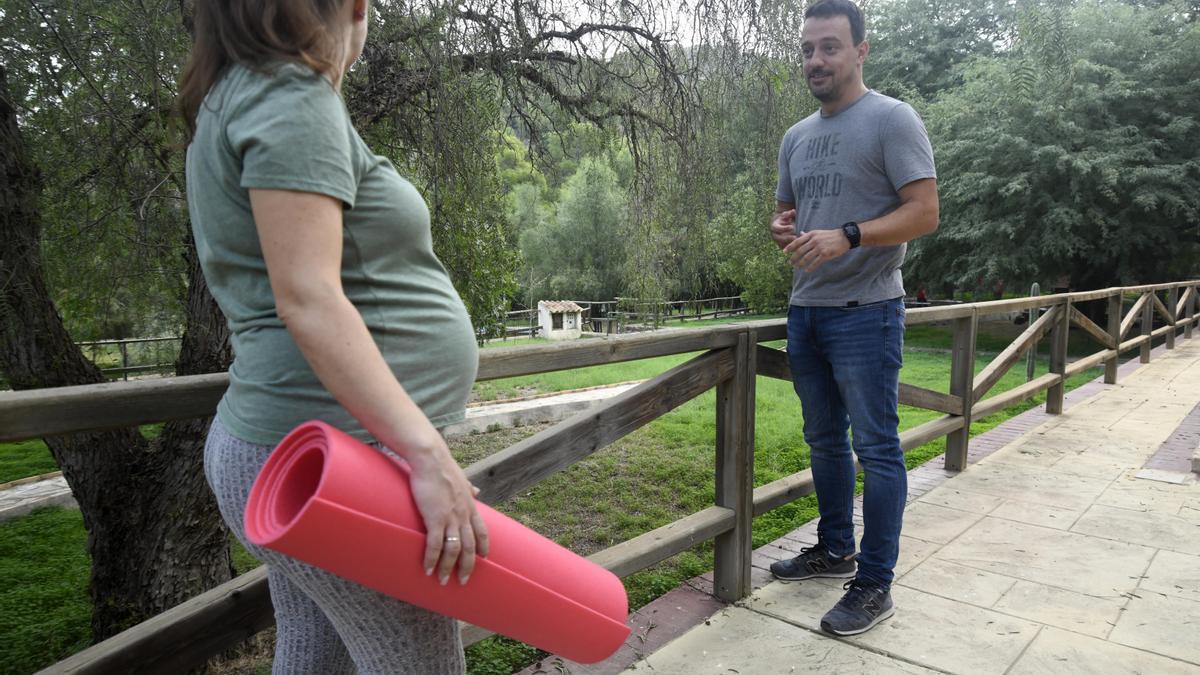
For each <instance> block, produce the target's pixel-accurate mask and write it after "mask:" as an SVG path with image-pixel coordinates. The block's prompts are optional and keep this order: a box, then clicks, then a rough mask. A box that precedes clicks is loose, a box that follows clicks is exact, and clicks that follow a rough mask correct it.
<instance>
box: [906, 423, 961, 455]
mask: <svg viewBox="0 0 1200 675" xmlns="http://www.w3.org/2000/svg"><path fill="white" fill-rule="evenodd" d="M962 427H963V418H962V416H961V415H946V416H944V417H939V418H937V419H934V420H930V421H928V422H926V423H924V424H922V425H920V426H917V427H913V428H912V429H905V430H904V431H901V432H900V447H901V448H902V449H904V450H905V451H908V450H912V449H913V448H917V447H920V446H922V445H925V444H926V443H928V442H929V441H932V440H934V439H935V438H941V437H942V436H945V435H946V434H948V433H951V432H953V431H958V430H959V429H961V428H962Z"/></svg>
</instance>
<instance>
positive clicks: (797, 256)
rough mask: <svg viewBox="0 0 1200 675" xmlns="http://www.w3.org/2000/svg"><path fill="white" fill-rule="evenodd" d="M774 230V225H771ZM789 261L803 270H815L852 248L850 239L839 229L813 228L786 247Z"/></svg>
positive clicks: (785, 250)
mask: <svg viewBox="0 0 1200 675" xmlns="http://www.w3.org/2000/svg"><path fill="white" fill-rule="evenodd" d="M771 228H772V230H774V225H772V226H771ZM783 250H784V252H786V253H787V254H788V262H789V263H791V265H792V267H795V268H796V269H798V270H800V271H802V272H813V271H815V270H816V269H817V268H818V267H820V266H821V265H824V264H825V263H826V262H827V261H830V260H833V259H834V258H840V257H842V255H844V254H845V253H846V251H849V250H850V240H849V239H847V238H846V235H845V233H844V232H842V231H841V230H840V229H837V230H812V231H809V232H805V233H804V234H801V235H800V236H798V237H796V238H795V239H794V240H793V241H792V242H791V243H790V244H788V245H787V246H785V247H784V249H783Z"/></svg>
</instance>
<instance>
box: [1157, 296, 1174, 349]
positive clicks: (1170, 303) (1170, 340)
mask: <svg viewBox="0 0 1200 675" xmlns="http://www.w3.org/2000/svg"><path fill="white" fill-rule="evenodd" d="M1178 298H1179V289H1178V288H1172V289H1170V290H1168V291H1167V301H1166V302H1165V303H1162V302H1160V303H1159V304H1161V305H1162V307H1161V311H1162V312H1164V313H1165V314H1164V315H1165V316H1169V317H1170V320H1168V321H1167V325H1168V326H1170V327H1171V330H1169V331H1167V349H1175V333H1177V332H1178V331H1179V320H1178V316H1179V315H1178V314H1175V313H1173V310H1174V309H1175V301H1176V300H1177V299H1178ZM1168 308H1170V309H1168Z"/></svg>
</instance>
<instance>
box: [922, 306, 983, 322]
mask: <svg viewBox="0 0 1200 675" xmlns="http://www.w3.org/2000/svg"><path fill="white" fill-rule="evenodd" d="M974 315H975V305H970V304H962V305H944V306H942V307H915V308H913V309H910V310H908V311H907V312H906V313H905V316H904V323H906V324H907V325H909V326H916V325H918V324H922V323H937V322H939V321H950V320H952V319H961V318H963V317H966V316H974Z"/></svg>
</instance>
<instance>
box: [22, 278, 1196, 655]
mask: <svg viewBox="0 0 1200 675" xmlns="http://www.w3.org/2000/svg"><path fill="white" fill-rule="evenodd" d="M1198 284H1200V282H1198V281H1189V282H1180V283H1173V284H1160V285H1154V286H1136V287H1128V288H1113V289H1105V290H1099V291H1090V292H1084V293H1073V294H1063V295H1050V296H1043V297H1036V298H1028V299H1018V300H1004V301H997V302H984V303H976V304H963V305H954V306H946V307H929V308H921V309H914V310H911V311H910V312H909V313H908V317H907V321H908V324H909V325H916V324H926V323H938V322H949V323H950V324H951V325H952V327H953V335H954V338H953V346H952V350H951V364H950V386H949V391H948V392H940V391H933V390H930V389H925V388H921V387H915V386H911V385H907V384H902V385H901V386H900V402H901V403H903V404H905V405H910V406H915V407H918V408H924V409H928V410H934V411H938V412H941V413H943V415H942V416H941V417H938V418H936V419H934V420H931V421H929V422H926V423H924V424H921V425H920V426H917V427H915V428H911V429H906V430H904V431H903V432H902V433H901V435H900V439H901V445H902V446H903V448H904V449H905V450H909V449H911V448H914V447H917V446H920V445H923V444H924V443H927V442H929V441H931V440H934V439H936V438H940V437H942V436H945V437H947V444H946V456H945V464H946V467H947V468H949V469H953V470H962V469H963V468H965V466H966V460H967V447H968V443H969V430H970V423H971V421H972V419H977V418H982V417H985V416H987V415H989V414H992V413H994V412H997V411H999V410H1001V409H1003V408H1005V407H1008V406H1011V405H1014V404H1016V403H1018V402H1020V401H1022V400H1025V399H1027V398H1029V397H1031V396H1034V395H1035V394H1037V393H1039V392H1041V391H1044V390H1045V391H1048V392H1049V393H1048V395H1047V400H1046V410H1047V412H1050V413H1058V412H1061V411H1062V405H1063V392H1064V382H1065V380H1066V378H1067V377H1070V376H1071V375H1073V374H1075V373H1079V372H1083V371H1085V370H1087V369H1089V368H1093V367H1096V366H1099V365H1101V364H1104V365H1105V367H1106V370H1105V381H1106V382H1108V383H1115V382H1116V378H1117V358H1118V355H1119V354H1120V353H1124V352H1126V351H1129V350H1132V349H1140V355H1141V359H1142V361H1143V362H1146V361H1149V359H1150V354H1151V352H1150V346H1151V340H1152V339H1154V338H1156V337H1159V336H1165V341H1166V346H1167V348H1168V349H1170V348H1173V347H1174V342H1175V337H1176V333H1177V331H1178V329H1179V328H1180V327H1182V328H1183V329H1184V330H1185V336H1186V337H1189V338H1190V337H1191V334H1192V329H1193V325H1194V323H1195V321H1196V312H1195V308H1196V300H1197V285H1198ZM1130 295H1132V296H1134V297H1136V299H1135V300H1134V301H1133V304H1132V306H1131V307H1130V308H1129V310H1128V312H1123V311H1122V310H1123V308H1124V306H1125V302H1126V299H1127V296H1130ZM1160 295H1162V296H1165V300H1164V298H1162V297H1159V296H1160ZM1095 300H1106V301H1107V303H1108V317H1109V319H1108V326H1107V327H1106V328H1102V327H1100V326H1098V325H1096V324H1095V323H1094V322H1092V321H1091V320H1090V319H1088V318H1087V317H1086V316H1085V315H1084V314H1082V313H1081V312H1079V311H1078V310H1077V309H1076V307H1075V305H1076V304H1078V303H1080V302H1084V301H1095ZM1034 308H1042V309H1045V310H1047V311H1045V313H1044V314H1042V315H1041V317H1040V318H1038V319H1037V320H1036V321H1034V323H1033V324H1032V325H1030V326H1028V327H1027V328H1026V329H1025V331H1024V332H1023V333H1022V334H1021V335H1020V336H1019V337H1018V338H1017V339H1016V340H1015V341H1013V343H1012V344H1011V345H1009V346H1008V347H1007V348H1006V349H1004V350H1003V351H1002V352H1001V353H1000V354H999V355H997V356H996V357H995V358H994V359H993V360H992V362H991V363H990V364H988V365H987V367H985V368H984V369H983V371H982V372H980V373H979V374H975V372H974V370H975V369H974V365H975V344H976V329H977V325H978V321H979V318H980V317H985V316H989V315H993V314H999V313H1006V312H1014V311H1021V310H1028V309H1034ZM1122 315H1123V316H1122ZM1155 316H1158V317H1160V319H1161V321H1162V323H1163V326H1162V327H1161V328H1158V329H1154V328H1153V320H1154V317H1155ZM1072 324H1074V325H1076V326H1078V327H1079V328H1080V329H1081V330H1082V331H1083V332H1084V333H1085V334H1087V335H1088V336H1090V337H1091V338H1092V339H1093V340H1094V341H1095V342H1097V343H1099V345H1100V349H1099V351H1096V352H1095V353H1092V354H1089V355H1087V356H1085V357H1083V358H1080V359H1079V360H1077V361H1075V362H1074V363H1071V364H1068V363H1067V334H1068V329H1069V327H1070V326H1071V325H1072ZM1137 324H1140V326H1141V332H1140V334H1139V335H1138V336H1137V337H1132V338H1129V339H1126V336H1127V334H1128V333H1129V332H1130V330H1131V329H1132V328H1133V326H1134V325H1137ZM1047 334H1048V335H1049V337H1048V339H1049V342H1050V372H1049V373H1048V374H1046V375H1043V376H1041V377H1038V378H1036V379H1034V380H1032V381H1030V382H1027V383H1025V384H1023V385H1021V386H1018V387H1016V388H1014V389H1010V390H1008V391H1006V392H1004V393H1001V394H996V395H992V396H990V397H989V396H988V393H989V391H990V390H991V389H992V387H993V386H994V385H995V384H996V383H997V382H998V381H999V380H1000V378H1001V377H1002V376H1003V375H1004V373H1005V372H1007V370H1008V369H1009V368H1011V367H1012V366H1013V364H1015V363H1016V362H1017V361H1018V360H1019V359H1020V357H1021V355H1022V354H1024V353H1025V352H1026V351H1027V350H1029V349H1030V348H1033V347H1034V346H1035V345H1036V344H1037V343H1038V341H1039V340H1041V339H1042V338H1043V337H1045V336H1047ZM785 337H786V323H785V322H784V321H782V320H771V321H758V322H747V323H743V324H739V325H736V326H719V327H710V328H701V329H694V330H686V331H677V332H672V333H669V334H638V335H627V336H617V337H612V338H608V339H605V340H581V341H575V342H570V343H556V344H549V345H533V346H528V347H510V348H501V349H490V350H484V351H483V352H482V353H481V355H480V369H479V379H480V380H491V379H497V378H504V377H512V376H516V375H529V374H533V373H540V372H548V371H556V370H566V369H571V368H580V367H585V366H594V365H600V364H606V363H618V362H623V361H633V360H638V359H647V358H653V357H658V356H666V355H671V354H686V353H693V352H700V354H699V355H698V356H696V357H695V358H693V359H691V360H690V361H687V362H685V363H683V364H681V365H678V366H676V367H674V368H672V369H670V370H668V371H667V372H665V373H663V374H661V375H659V376H657V377H655V378H653V379H650V380H647V381H645V382H643V383H641V384H639V385H638V386H636V387H634V388H633V389H630V390H628V391H626V392H624V393H622V394H620V395H618V396H616V397H614V398H612V399H609V400H608V401H606V402H604V403H603V404H601V405H600V406H599V407H597V408H594V409H592V410H590V411H587V412H584V413H581V414H579V415H577V416H575V417H573V418H570V419H567V420H565V421H563V422H561V423H559V424H557V425H555V426H553V427H550V428H548V429H545V430H543V431H541V432H539V433H537V434H535V435H533V436H531V437H529V438H527V439H525V440H523V441H521V442H520V443H517V444H516V445H513V446H511V447H509V448H507V449H505V450H503V451H501V452H499V453H497V454H494V455H492V456H490V457H487V458H485V459H483V460H481V461H479V462H476V463H475V464H473V465H471V466H470V467H469V468H468V469H467V474H468V476H469V477H470V479H471V481H472V482H473V483H475V484H476V485H477V486H479V487H480V488H481V489H482V496H483V498H484V499H485V500H486V501H488V502H490V503H499V502H503V501H504V500H506V499H508V498H509V497H510V496H512V495H514V494H517V493H518V492H520V491H522V490H527V489H528V488H530V487H531V486H533V485H535V484H537V483H538V482H539V481H542V480H544V479H545V478H547V477H549V476H551V475H553V474H554V473H556V472H558V471H561V470H563V469H565V468H567V467H569V466H571V465H572V464H573V463H575V462H577V461H579V460H580V459H582V458H584V457H587V456H588V455H590V454H592V453H594V452H596V451H597V450H599V449H600V448H603V447H604V446H606V445H608V444H610V443H612V442H613V441H615V440H617V439H619V438H621V437H623V436H625V435H627V434H629V433H631V432H632V431H634V430H636V429H638V428H639V427H642V426H644V425H645V424H647V423H649V422H651V421H652V420H654V419H656V418H658V417H661V416H662V415H664V414H666V413H668V412H670V411H671V410H674V409H675V408H677V407H679V406H680V405H682V404H684V403H686V402H687V401H690V400H692V399H694V398H696V397H697V396H699V395H700V394H702V393H704V392H705V391H707V390H709V389H711V388H713V387H716V390H717V396H716V410H715V416H716V429H717V434H716V460H717V461H716V476H715V482H716V490H715V493H716V498H715V500H714V503H713V505H712V506H710V507H708V508H706V509H703V510H701V511H699V512H697V513H693V514H691V515H689V516H685V517H683V518H681V519H679V520H677V521H674V522H672V523H670V524H667V525H665V526H663V527H660V528H658V529H656V530H653V531H650V532H647V533H645V534H642V535H640V536H638V537H635V538H633V539H630V540H628V541H625V542H622V543H619V544H617V545H615V546H613V547H611V548H608V549H605V550H603V551H600V552H598V553H595V554H593V555H592V556H591V559H592V560H594V561H596V562H597V563H599V564H600V565H603V566H604V567H606V568H608V569H610V570H612V571H613V572H614V573H616V574H618V575H619V576H626V575H629V574H632V573H634V572H636V571H638V570H641V569H644V568H646V567H648V566H650V565H653V564H655V563H658V562H660V561H662V560H665V559H667V558H670V557H671V556H673V555H675V554H677V553H680V552H682V551H684V550H686V549H688V548H690V547H693V546H695V545H697V544H699V543H701V542H704V541H707V540H709V539H714V540H715V554H714V557H715V561H714V564H715V570H714V593H715V594H716V595H717V597H719V598H721V599H723V600H726V601H732V600H736V599H738V598H741V597H744V596H745V595H746V594H747V593H749V591H750V554H751V531H750V530H751V519H752V518H753V517H754V516H757V515H760V514H762V513H765V512H767V511H769V510H771V509H774V508H776V507H779V506H782V505H784V504H787V503H789V502H791V501H793V500H795V499H797V498H799V497H801V496H803V495H807V494H809V493H811V492H812V491H813V483H812V475H811V472H810V471H808V470H805V471H801V472H799V473H796V474H793V475H791V476H787V477H785V478H781V479H779V480H776V481H774V482H771V483H768V484H766V485H762V486H759V487H757V488H756V487H754V485H753V473H754V472H753V462H754V400H755V380H756V377H755V376H756V375H764V376H768V377H775V378H781V379H785V380H786V379H790V373H789V370H788V365H787V359H786V357H785V354H784V353H783V352H782V351H780V350H778V349H774V348H771V347H768V346H765V345H763V344H761V343H763V342H770V341H775V340H781V339H784V338H785ZM227 383H228V376H227V375H225V374H219V375H200V376H191V377H175V378H168V379H162V380H150V381H142V382H120V383H109V384H99V385H89V386H81V387H64V388H58V389H47V390H34V391H26V392H18V393H14V392H8V393H0V441H15V440H22V439H27V438H35V437H43V436H49V435H55V434H68V433H74V432H81V431H90V430H99V429H109V428H118V427H128V426H133V425H139V424H145V423H150V422H162V421H167V420H173V419H186V418H194V417H202V416H208V415H211V414H212V413H213V411H214V409H215V407H216V403H217V401H218V400H219V399H220V397H221V395H222V393H223V392H224V391H225V388H226V386H227ZM272 622H273V616H272V611H271V606H270V598H269V595H268V592H267V583H266V574H265V570H264V569H263V568H259V569H257V570H255V571H252V572H250V573H248V574H246V575H243V576H241V577H239V578H237V579H234V580H233V581H230V582H228V583H226V584H223V585H221V586H219V587H217V588H214V589H212V590H210V591H208V592H206V593H204V594H202V595H200V596H198V597H196V598H193V599H192V600H189V601H187V602H185V603H183V604H182V605H180V606H178V607H175V608H174V609H171V610H168V611H167V612H164V613H163V614H160V615H159V616H157V617H154V618H153V619H150V620H148V621H146V622H145V623H142V624H140V625H138V626H135V627H133V628H131V629H129V630H127V631H125V632H123V633H121V634H120V635H117V636H115V637H113V638H111V639H109V640H106V641H104V642H101V643H99V644H97V645H94V646H92V647H90V648H88V649H86V650H84V651H82V652H80V653H78V654H76V655H74V656H72V657H70V658H68V659H66V660H64V661H62V662H60V663H58V664H56V665H54V666H52V667H50V668H48V669H47V670H46V671H43V672H47V673H126V672H180V671H183V670H185V669H188V668H192V667H196V666H199V665H201V664H203V663H204V662H205V661H206V660H207V659H208V658H210V657H211V656H213V655H215V654H217V653H220V652H222V651H224V650H226V649H228V648H229V647H232V646H234V645H236V644H237V643H239V642H241V641H242V640H244V639H246V638H247V637H249V636H251V635H253V634H254V633H256V632H258V631H260V630H262V629H264V628H266V627H269V626H270V625H271V623H272ZM463 630H464V641H465V642H466V643H468V644H469V643H472V642H475V641H477V640H479V639H481V638H482V637H484V636H486V633H485V632H484V631H482V630H478V629H475V628H473V627H470V626H464V627H463Z"/></svg>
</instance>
